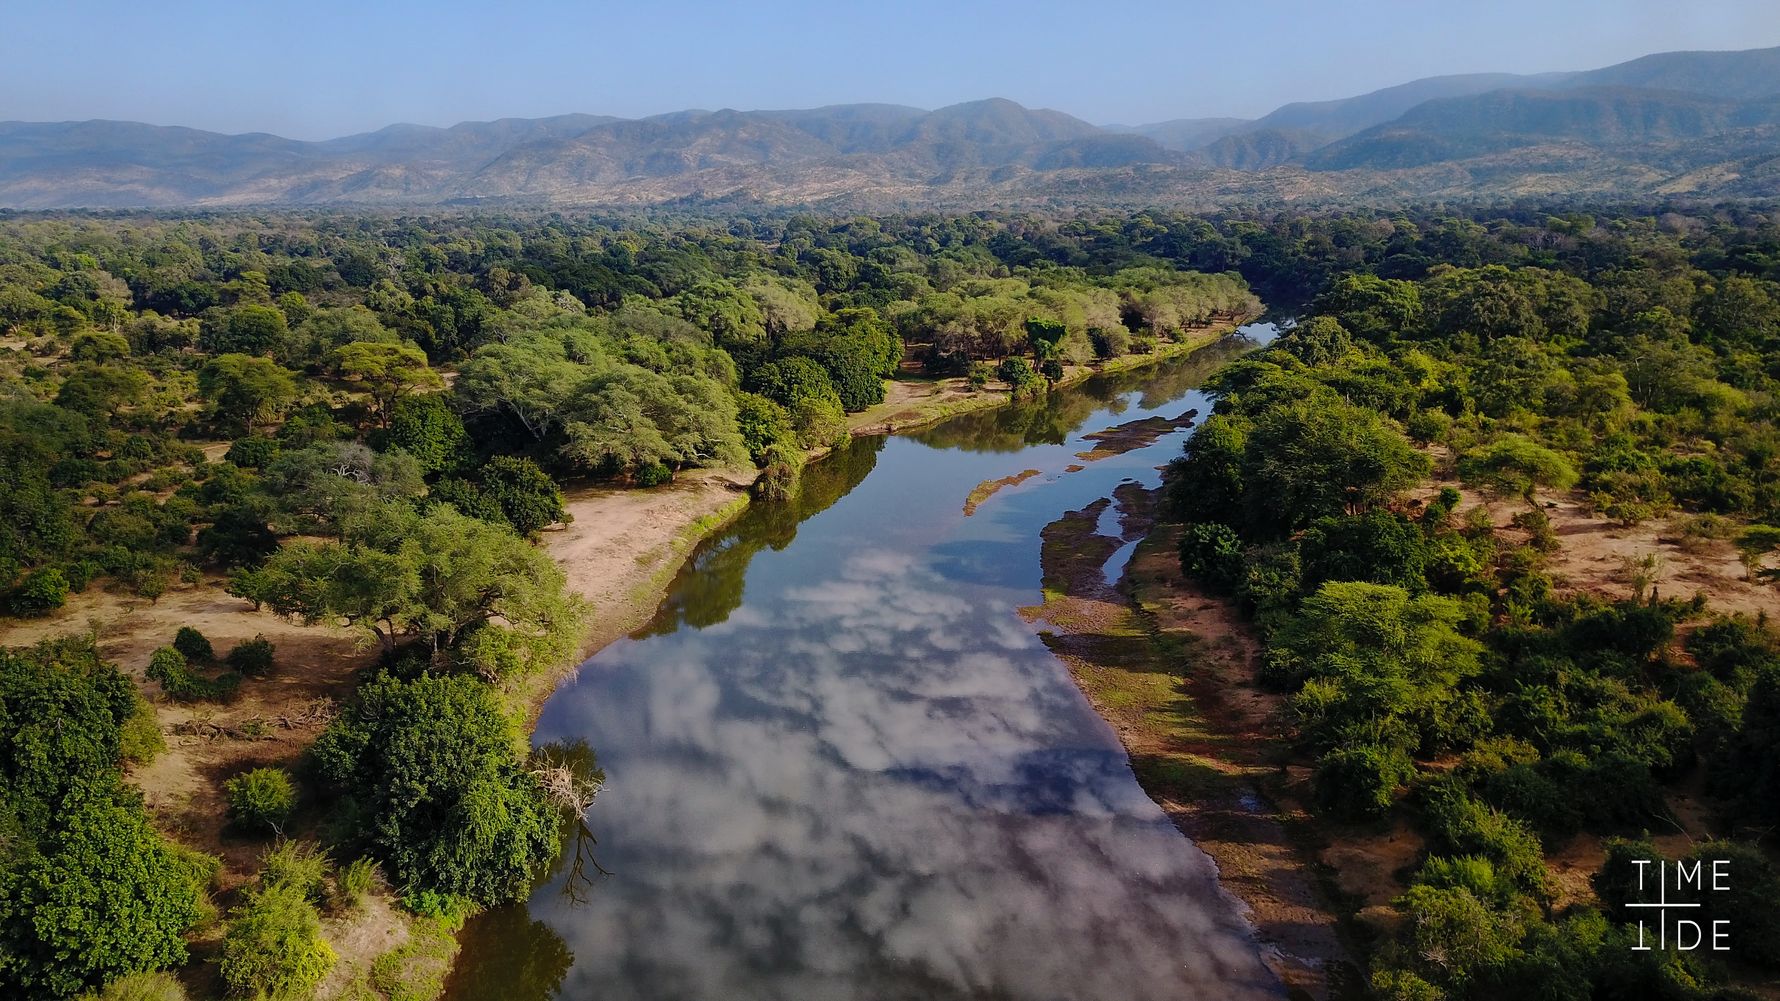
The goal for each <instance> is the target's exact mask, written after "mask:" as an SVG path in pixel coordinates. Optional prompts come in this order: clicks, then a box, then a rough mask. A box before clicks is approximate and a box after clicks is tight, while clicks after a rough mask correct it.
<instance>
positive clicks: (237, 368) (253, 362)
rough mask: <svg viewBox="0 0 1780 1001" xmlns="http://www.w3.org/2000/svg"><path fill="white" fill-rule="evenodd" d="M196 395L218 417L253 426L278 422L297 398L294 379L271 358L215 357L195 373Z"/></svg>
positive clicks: (249, 428)
mask: <svg viewBox="0 0 1780 1001" xmlns="http://www.w3.org/2000/svg"><path fill="white" fill-rule="evenodd" d="M198 395H199V396H201V397H203V398H204V400H205V402H207V403H209V404H210V406H211V408H212V409H213V411H214V412H215V413H217V414H218V415H219V416H223V417H226V418H228V419H230V420H233V421H237V422H239V423H240V424H241V425H242V427H244V428H245V429H246V430H247V433H248V434H252V433H253V430H254V428H255V426H257V425H261V424H265V423H267V422H270V421H275V420H277V419H278V418H279V417H280V416H281V415H283V413H284V412H285V410H287V409H289V407H290V405H291V404H292V403H294V402H296V399H297V380H296V378H295V377H294V376H293V375H291V373H290V372H289V371H288V370H286V369H285V368H284V367H283V366H281V365H279V364H278V363H277V362H275V361H272V360H271V359H270V358H258V357H255V356H253V355H243V354H227V355H218V356H217V357H215V358H212V359H210V361H209V362H208V363H207V364H205V366H204V367H203V368H202V369H200V370H199V372H198Z"/></svg>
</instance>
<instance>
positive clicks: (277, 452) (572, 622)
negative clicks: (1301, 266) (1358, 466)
mask: <svg viewBox="0 0 1780 1001" xmlns="http://www.w3.org/2000/svg"><path fill="white" fill-rule="evenodd" d="M1008 226H1009V223H1007V222H1004V221H994V220H977V219H928V220H895V221H885V222H878V221H873V220H851V221H835V220H823V221H816V220H803V221H795V220H793V221H784V220H782V221H780V222H778V223H774V224H759V225H756V224H754V223H750V222H746V221H738V222H733V223H726V224H716V223H696V222H689V221H677V222H649V221H647V220H603V221H602V220H573V219H568V218H564V217H550V218H532V219H483V218H477V217H439V218H430V219H407V218H397V217H346V216H313V217H310V216H298V215H273V216H264V217H248V216H239V215H230V216H215V217H201V218H172V217H167V218H162V217H155V216H116V217H76V216H65V217H38V216H9V217H5V218H0V338H3V339H0V450H3V451H4V457H5V458H4V463H3V465H0V470H3V472H0V476H3V480H0V513H3V517H0V524H3V526H4V527H0V602H3V610H4V612H5V613H6V614H8V615H10V616H15V617H21V618H29V617H37V616H44V615H49V614H52V613H54V612H56V611H57V610H58V609H59V608H61V607H63V606H64V605H65V604H66V603H67V602H68V600H69V598H70V597H71V596H72V595H75V594H77V593H80V592H83V591H86V590H88V589H93V588H100V589H107V590H112V591H118V592H122V593H124V594H127V595H130V596H133V597H135V598H140V599H143V600H146V601H149V602H153V601H156V600H158V599H159V598H160V597H161V596H162V595H164V594H165V593H166V592H167V591H168V590H169V589H170V588H171V587H173V586H174V585H175V583H176V582H182V583H202V582H205V581H215V580H217V579H218V578H219V577H222V576H226V586H227V588H228V591H229V592H230V593H231V594H233V595H236V596H238V597H240V598H244V599H246V600H248V601H250V602H252V603H253V605H254V606H256V607H260V608H263V609H267V610H270V611H272V612H274V613H276V614H278V615H281V616H284V617H287V618H290V619H293V620H296V621H300V622H306V623H333V624H345V625H349V626H351V627H352V628H354V629H355V630H358V631H359V632H360V633H361V634H362V635H363V636H364V637H365V639H366V642H367V643H368V644H369V645H370V646H371V647H372V649H373V650H375V651H376V652H377V653H378V655H379V662H378V663H379V666H378V669H377V671H376V672H375V675H374V676H373V677H370V678H367V679H366V681H365V683H364V684H363V685H361V686H360V687H359V689H358V691H357V692H356V694H355V695H353V697H352V699H351V701H350V704H348V705H346V706H345V707H344V709H343V711H342V712H340V714H339V715H338V716H337V717H335V718H334V720H333V722H332V723H331V724H329V725H328V726H327V728H326V729H325V731H323V732H322V733H321V735H320V737H319V739H318V740H316V742H315V743H314V746H313V747H312V749H311V750H310V752H309V753H308V755H307V757H306V758H305V760H304V762H303V764H302V767H301V768H298V769H294V770H286V769H282V768H257V769H252V770H249V771H245V772H243V773H241V774H239V775H236V776H235V777H233V778H230V779H229V780H228V781H227V783H226V790H225V791H226V796H227V801H228V806H229V818H230V824H231V826H232V827H233V828H235V829H236V830H237V832H254V833H255V834H257V835H258V836H262V837H265V838H266V839H268V844H269V845H272V846H274V847H273V848H272V849H271V850H270V854H268V855H267V857H266V859H265V862H264V871H263V872H261V873H259V874H258V875H257V876H255V877H254V878H253V879H252V880H250V881H249V882H248V884H247V885H246V886H245V887H241V888H238V889H231V890H230V891H229V892H228V893H226V894H223V895H222V896H221V898H220V899H221V900H222V901H223V902H225V903H227V902H231V901H232V902H233V906H232V907H230V908H229V909H228V910H227V912H226V913H222V912H220V911H219V908H218V906H217V904H215V903H212V901H211V897H212V893H211V892H210V891H211V890H213V889H215V888H216V885H217V884H216V882H215V880H216V876H217V870H218V866H217V863H216V862H215V861H214V860H206V858H205V857H204V856H201V855H197V854H196V853H193V852H190V851H187V850H185V849H182V848H179V847H178V846H177V845H176V844H175V843H174V842H172V841H169V840H168V839H167V838H165V837H164V836H163V835H162V834H160V833H157V832H156V831H155V829H154V827H153V824H152V823H151V821H150V819H149V817H148V816H147V814H146V812H145V810H144V808H143V804H142V798H141V796H140V795H138V794H136V793H135V792H134V791H133V787H132V786H131V785H130V784H129V783H128V782H127V781H126V780H125V778H124V772H123V771H122V767H123V766H124V765H125V764H126V763H129V762H135V763H138V764H140V763H142V762H145V761H147V760H148V759H151V758H152V757H153V756H154V754H155V753H156V750H157V747H158V744H159V740H160V729H159V727H158V726H157V724H156V721H155V717H154V713H153V710H152V707H149V706H148V705H147V704H146V703H144V702H143V701H142V696H141V694H140V693H139V692H138V691H137V687H136V685H135V684H134V683H133V682H132V680H131V679H130V678H129V676H128V675H126V674H124V673H123V672H121V671H120V670H119V669H118V668H117V667H116V666H114V665H111V664H108V663H105V662H104V661H103V659H102V658H100V657H99V656H98V654H97V652H96V650H95V647H94V643H93V639H92V637H91V636H88V637H86V638H84V639H70V640H65V641H57V642H54V643H50V644H47V645H40V646H38V647H34V648H29V649H19V650H14V651H12V652H9V653H8V654H7V655H6V656H7V658H8V659H7V660H6V661H5V663H6V664H7V665H9V666H8V667H7V669H6V671H5V673H4V674H3V675H0V678H3V679H4V684H3V685H0V768H3V769H4V776H5V779H6V781H5V783H4V788H3V789H0V823H3V824H4V829H5V830H6V831H8V832H9V834H8V835H7V836H6V837H5V838H4V839H3V840H0V881H3V882H4V883H5V885H6V887H7V892H6V893H5V894H4V895H3V896H4V900H5V904H4V905H0V988H4V991H3V992H8V993H10V992H15V991H24V992H26V993H29V994H31V995H32V996H42V997H68V996H73V995H75V994H77V993H79V992H80V991H82V990H85V989H88V988H98V987H102V986H104V985H106V984H108V983H113V982H118V983H123V984H124V987H117V988H116V990H119V991H125V990H126V988H127V989H128V990H137V989H140V990H145V991H146V990H149V989H150V988H153V987H154V986H155V985H156V984H158V983H159V982H158V981H153V980H152V979H151V980H149V981H143V982H142V983H140V984H139V983H137V981H136V980H133V979H129V977H130V976H131V975H134V974H145V973H147V972H149V971H155V970H160V969H164V968H167V967H169V966H177V965H179V964H181V963H183V962H184V961H185V960H186V957H187V948H186V934H187V933H188V932H193V931H195V930H198V929H211V930H214V929H217V928H219V927H220V928H221V929H222V947H221V954H220V956H218V957H217V963H218V970H219V973H220V976H221V978H222V980H223V981H224V984H225V986H226V987H227V989H228V990H229V991H230V992H231V993H233V994H236V995H239V996H244V997H278V998H284V997H301V996H306V995H307V993H308V992H310V991H312V989H313V988H314V987H315V985H316V984H317V983H318V982H320V980H321V979H322V978H323V977H325V976H326V974H327V972H328V970H329V968H330V966H331V965H332V964H333V962H334V956H333V953H332V952H331V951H330V949H329V946H328V944H327V942H326V941H325V940H324V939H323V937H322V936H321V934H320V931H319V927H320V926H319V923H318V922H319V921H320V919H321V918H322V917H323V916H325V915H327V914H331V913H338V912H340V911H341V910H342V909H346V910H350V909H351V908H352V907H355V906H358V905H357V904H355V903H354V901H360V900H362V898H363V896H364V893H365V891H366V888H367V887H368V886H369V882H368V881H369V879H370V873H371V872H372V871H373V870H377V871H380V872H381V874H382V876H383V877H384V878H385V879H386V880H387V881H388V883H389V885H390V886H392V887H394V888H395V889H396V890H397V891H398V892H399V893H400V894H402V896H403V900H404V902H405V903H406V904H407V906H408V907H409V909H410V910H412V911H414V912H415V913H416V914H418V915H421V916H423V917H424V918H425V919H427V920H430V921H436V922H439V923H441V925H442V926H443V927H447V928H448V927H449V926H450V925H452V924H453V923H455V922H457V921H461V920H462V917H463V915H464V914H465V913H467V912H468V911H470V910H472V909H474V908H476V907H479V906H486V905H491V904H495V903H499V902H502V901H507V900H512V899H516V898H519V897H521V896H522V895H523V894H524V893H525V892H526V891H527V889H528V888H529V886H530V885H531V881H532V879H533V877H534V876H535V875H536V874H537V873H538V872H539V871H541V870H542V869H543V868H544V867H546V866H547V865H548V864H549V863H551V862H552V861H553V860H555V859H556V858H557V857H558V853H559V852H560V851H561V849H562V844H563V833H564V827H563V824H564V821H565V817H567V816H572V815H574V814H577V813H578V812H579V811H580V809H582V808H584V807H585V804H586V801H587V799H588V798H589V797H590V796H591V795H592V792H593V791H594V790H595V789H597V786H598V778H597V774H595V773H592V772H590V771H589V769H590V768H591V765H590V764H589V765H588V767H587V768H582V769H580V770H575V769H566V768H565V766H561V765H558V764H552V763H551V762H550V761H548V760H544V759H541V758H540V757H539V756H537V755H528V754H526V753H525V752H524V751H523V748H524V746H525V741H524V737H523V730H522V726H521V723H522V719H523V708H524V707H523V704H522V702H523V695H522V686H521V684H520V683H521V681H522V680H523V679H525V678H527V677H529V676H535V675H537V674H538V673H539V672H540V671H542V670H546V669H552V668H555V667H557V666H559V665H561V664H562V663H564V662H565V661H566V660H567V659H568V658H570V657H571V656H572V655H573V654H574V652H575V651H576V649H577V648H578V646H579V644H580V641H581V637H582V635H583V627H584V626H585V624H586V623H585V617H586V609H585V608H584V607H583V604H582V602H581V601H580V600H579V599H578V598H576V597H575V596H574V595H572V594H570V593H568V592H567V591H566V590H565V587H564V575H563V573H562V571H561V570H560V569H559V568H558V567H557V566H556V565H555V564H554V563H553V562H552V561H551V559H550V558H549V556H548V555H547V554H546V553H545V552H544V551H543V550H542V549H541V548H540V547H539V546H538V545H537V539H538V536H539V533H540V532H541V531H543V530H544V529H546V528H549V527H550V526H552V525H556V524H558V523H561V522H562V521H563V520H564V519H565V517H566V513H565V510H564V499H563V494H562V485H563V484H564V483H568V482H581V481H590V480H595V481H606V482H612V483H617V484H621V485H629V486H632V487H635V488H638V489H648V488H651V487H658V486H660V485H661V484H664V483H666V482H668V481H670V480H672V479H673V478H674V477H675V475H676V474H678V473H679V472H681V471H683V470H686V469H689V468H694V467H701V466H717V465H734V466H740V467H744V468H746V467H750V466H757V467H760V468H761V469H762V470H763V472H764V475H763V477H762V485H763V490H764V492H766V493H767V494H768V495H770V496H772V497H776V498H784V497H787V496H792V495H795V494H796V492H797V491H798V489H799V479H800V470H801V468H802V466H803V465H804V462H805V460H806V457H807V456H808V455H809V454H810V453H811V452H812V451H816V450H822V449H826V448H828V447H830V446H832V445H834V444H836V443H837V442H839V441H841V440H844V439H845V437H846V436H847V435H848V434H849V427H848V418H847V414H848V413H852V412H858V411H863V410H865V409H868V408H870V407H872V406H874V405H876V404H879V403H881V402H883V401H884V399H885V392H886V389H885V387H886V379H888V378H889V377H891V376H894V375H897V374H898V373H903V374H905V375H906V376H907V377H909V378H917V379H921V378H933V377H939V376H956V377H968V379H967V384H968V385H969V386H971V387H974V388H975V389H976V390H977V391H989V384H990V383H998V384H1002V385H1001V386H1000V388H1001V389H1002V390H1003V391H1007V392H1011V393H1012V394H1014V395H1016V396H1020V395H1034V394H1042V393H1043V392H1045V389H1046V387H1047V385H1048V384H1049V383H1052V382H1055V381H1056V380H1058V379H1060V378H1062V377H1064V375H1065V374H1066V373H1067V372H1068V370H1069V369H1070V368H1071V367H1076V366H1083V365H1087V364H1090V363H1092V362H1094V361H1096V360H1100V359H1108V358H1113V357H1117V356H1120V355H1125V354H1131V353H1150V352H1156V351H1158V350H1160V349H1161V348H1162V347H1163V346H1165V345H1166V344H1168V343H1170V342H1173V341H1177V340H1186V339H1188V338H1189V336H1190V335H1192V334H1193V333H1194V332H1195V331H1197V330H1200V329H1203V328H1207V327H1211V326H1213V325H1215V324H1217V323H1221V322H1228V321H1231V320H1234V319H1236V318H1239V317H1243V316H1247V315H1251V314H1252V313H1253V312H1254V311H1255V309H1256V308H1257V305H1256V300H1255V298H1254V297H1253V296H1252V295H1251V294H1250V292H1249V290H1248V285H1247V283H1246V282H1245V281H1244V279H1242V278H1241V277H1240V276H1239V275H1236V274H1234V273H1229V274H1226V273H1213V274H1205V273H1199V272H1196V271H1193V270H1190V269H1187V268H1185V267H1183V266H1182V265H1181V263H1180V262H1178V261H1175V260H1172V259H1170V258H1168V257H1165V256H1157V255H1149V254H1120V255H1102V256H1104V258H1105V259H1104V260H1095V261H1081V262H1077V263H1075V264H1071V265H1067V266H1065V265H1057V264H1052V263H1048V262H1045V261H1042V260H1019V261H1015V260H1010V259H1008V256H1009V255H1008V252H1009V250H1010V249H1012V248H1014V247H1016V246H1017V245H1018V244H1017V241H1016V242H1014V243H1009V242H1008V239H1007V232H1008ZM887 227H888V228H887ZM905 370H906V372H905ZM813 480H814V486H815V487H816V489H817V490H818V492H821V490H822V489H823V487H822V484H823V483H825V482H826V480H825V479H824V478H823V477H819V476H818V477H813ZM155 640H156V641H157V642H162V643H165V644H166V645H164V646H161V647H160V648H159V649H157V650H155V651H154V653H153V656H152V657H151V658H149V661H148V664H147V666H146V671H145V678H146V680H147V681H148V682H151V683H152V686H153V687H145V688H144V689H143V691H145V692H147V693H150V694H155V695H156V696H157V697H158V698H161V699H165V700H170V701H171V702H175V703H226V702H229V701H231V700H234V699H236V698H238V697H240V696H241V695H242V693H244V692H250V691H252V690H253V689H254V687H255V686H261V685H264V684H266V683H267V678H268V676H269V675H274V674H276V673H277V672H279V671H280V670H283V669H284V668H283V667H282V665H281V663H280V660H281V658H280V656H279V654H278V651H277V650H276V648H275V646H274V644H272V643H271V642H269V641H267V640H265V639H263V638H262V639H257V640H253V641H248V642H243V643H241V644H240V645H238V646H236V647H235V648H234V649H232V650H227V651H222V650H217V649H214V648H213V645H212V643H211V641H210V640H209V639H208V638H207V637H206V636H204V635H203V634H202V633H200V632H199V631H198V630H196V629H193V628H184V629H180V630H179V632H178V635H177V636H171V637H157V638H155ZM120 700H121V701H120ZM57 716H60V717H61V718H63V719H64V720H74V719H79V720H81V721H82V722H81V724H80V726H79V727H78V729H79V731H80V736H79V737H78V739H74V738H70V737H68V736H65V735H63V734H62V733H61V732H60V731H57V732H55V733H45V732H44V730H43V722H42V721H43V720H45V719H46V718H52V717H57ZM70 740H72V742H70ZM95 783H97V784H96V785H95ZM304 803H308V804H310V805H311V806H313V805H314V804H316V803H325V804H327V807H328V808H327V810H326V811H325V812H326V813H327V815H328V819H327V821H326V823H324V824H321V825H319V826H317V825H316V824H315V823H313V822H310V823H309V824H308V825H307V826H304V825H303V822H302V821H301V820H300V818H299V819H296V820H293V817H295V816H297V815H298V813H299V808H300V807H301V805H302V804H304ZM50 816H58V817H62V818H72V821H71V822H70V823H69V824H68V826H67V827H66V828H65V829H62V830H51V829H50V828H49V826H48V825H46V818H47V817H50ZM291 832H297V833H300V834H301V835H302V838H300V839H297V840H286V838H285V835H286V834H287V833H291ZM71 837H79V838H83V839H84V840H80V841H77V842H70V841H68V839H69V838H71ZM310 838H316V839H319V841H320V842H321V843H322V844H324V845H325V847H326V854H325V855H324V854H322V853H321V851H320V850H319V849H318V848H317V847H316V844H315V842H314V841H312V840H309V839H310ZM82 880H85V881H86V882H82ZM57 895H61V897H68V899H67V900H65V901H63V900H61V897H58V896H57ZM69 895H73V896H69ZM59 901H60V902H59ZM83 901H84V902H85V903H84V905H83V903H82V902H83ZM83 906H84V909H83ZM120 978H124V979H122V980H120ZM145 985H146V986H145Z"/></svg>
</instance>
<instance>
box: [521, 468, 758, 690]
mask: <svg viewBox="0 0 1780 1001" xmlns="http://www.w3.org/2000/svg"><path fill="white" fill-rule="evenodd" d="M753 482H754V476H753V472H752V470H736V469H700V470H694V471H691V472H687V473H682V474H680V475H679V476H677V477H675V478H674V481H673V482H672V483H670V484H667V485H664V486H661V487H656V488H653V489H648V490H637V489H628V488H622V487H579V488H576V489H572V490H569V491H566V492H565V495H564V499H565V501H566V504H565V505H564V506H565V508H566V509H567V511H568V513H569V514H570V515H571V516H572V518H573V520H572V521H571V522H570V523H569V524H568V525H567V526H566V527H563V528H559V529H553V530H551V531H547V532H545V533H544V549H545V551H546V552H548V553H549V554H550V558H551V559H553V560H555V561H556V563H557V565H558V566H560V567H562V569H563V573H564V574H565V575H566V576H567V578H568V586H569V590H570V591H573V592H575V593H576V594H579V595H580V596H581V597H583V598H585V599H586V600H587V602H588V604H589V605H590V606H591V608H592V614H591V615H590V617H589V622H590V625H591V627H592V628H591V630H590V632H589V635H588V637H587V640H586V642H585V644H584V647H583V652H584V655H585V654H586V653H589V652H591V651H593V650H598V649H599V648H600V647H603V646H605V645H606V644H607V643H610V642H612V641H613V640H615V639H617V638H618V637H620V636H623V635H625V634H626V633H629V632H631V631H632V630H634V629H636V628H638V627H639V626H641V625H643V624H644V623H645V622H647V621H648V618H649V616H650V615H651V614H653V613H654V611H655V607H656V606H657V605H658V604H660V602H661V593H660V592H661V589H662V587H664V586H666V584H667V582H668V581H669V580H671V579H672V577H673V574H674V573H675V572H676V571H677V570H679V568H680V564H681V563H682V562H683V561H684V560H685V557H686V553H687V551H688V550H689V549H691V547H692V545H693V544H694V543H696V542H697V541H698V540H699V539H700V538H702V537H703V536H704V535H705V534H706V533H707V532H708V531H709V530H711V529H712V528H715V527H716V526H717V524H720V523H721V521H722V520H726V519H727V517H728V516H730V515H733V514H734V513H736V512H737V511H740V510H741V508H742V507H744V506H746V504H747V499H748V487H749V485H750V484H752V483H753ZM570 666H571V667H572V666H573V665H570ZM544 694H546V695H547V694H549V693H548V690H546V691H545V693H544Z"/></svg>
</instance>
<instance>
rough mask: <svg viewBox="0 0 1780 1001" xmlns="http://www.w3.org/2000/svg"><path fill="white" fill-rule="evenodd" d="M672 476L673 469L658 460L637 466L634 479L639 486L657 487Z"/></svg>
mask: <svg viewBox="0 0 1780 1001" xmlns="http://www.w3.org/2000/svg"><path fill="white" fill-rule="evenodd" d="M673 478H674V471H673V470H671V469H669V468H668V467H666V466H664V465H662V464H661V463H659V462H651V463H648V464H647V465H643V466H638V467H637V472H636V481H637V486H639V487H659V486H661V485H662V484H663V483H667V482H669V481H671V480H672V479H673Z"/></svg>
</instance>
